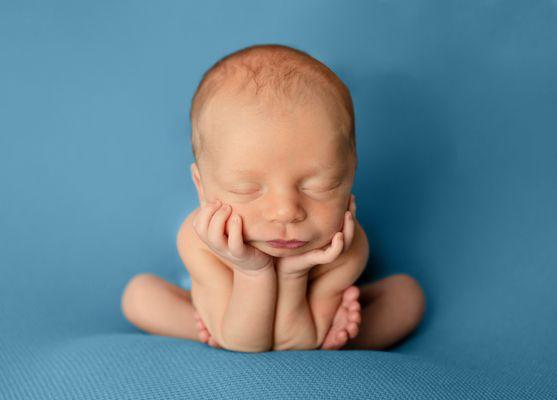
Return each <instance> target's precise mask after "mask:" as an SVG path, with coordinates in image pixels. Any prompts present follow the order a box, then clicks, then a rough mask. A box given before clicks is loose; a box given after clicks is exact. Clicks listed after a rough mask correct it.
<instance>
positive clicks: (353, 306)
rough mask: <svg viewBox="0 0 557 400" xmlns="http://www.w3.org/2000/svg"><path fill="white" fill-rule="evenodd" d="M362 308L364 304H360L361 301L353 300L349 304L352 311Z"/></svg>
mask: <svg viewBox="0 0 557 400" xmlns="http://www.w3.org/2000/svg"><path fill="white" fill-rule="evenodd" d="M361 308H362V306H361V305H360V302H359V301H353V302H352V303H350V305H349V306H348V309H349V310H350V311H360V309H361Z"/></svg>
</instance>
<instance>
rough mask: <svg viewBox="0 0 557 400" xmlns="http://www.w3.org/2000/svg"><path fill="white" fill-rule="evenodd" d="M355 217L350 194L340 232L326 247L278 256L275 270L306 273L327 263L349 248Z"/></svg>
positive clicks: (353, 198)
mask: <svg viewBox="0 0 557 400" xmlns="http://www.w3.org/2000/svg"><path fill="white" fill-rule="evenodd" d="M355 217H356V197H355V196H354V195H351V196H350V203H349V205H348V211H346V212H345V213H344V224H343V227H342V232H337V233H336V234H335V235H334V236H333V239H332V240H331V243H330V244H329V245H327V246H326V248H323V247H322V248H321V249H316V250H312V251H308V252H306V253H302V254H298V255H296V256H291V257H280V258H277V259H276V261H275V267H276V270H277V272H279V273H283V274H294V275H296V274H299V275H303V274H305V273H307V272H308V271H309V270H310V269H311V268H313V267H314V266H316V265H320V264H328V263H331V262H333V261H334V260H336V259H337V257H338V256H339V255H340V254H342V253H343V252H345V251H346V250H348V249H349V248H350V244H352V239H353V238H354V218H355Z"/></svg>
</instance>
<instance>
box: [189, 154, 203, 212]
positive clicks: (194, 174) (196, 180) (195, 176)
mask: <svg viewBox="0 0 557 400" xmlns="http://www.w3.org/2000/svg"><path fill="white" fill-rule="evenodd" d="M190 171H191V179H192V181H193V184H194V185H195V188H196V189H197V197H199V203H200V204H201V201H202V200H203V199H204V198H205V195H204V194H203V185H201V176H200V174H199V168H197V164H196V163H192V164H191V165H190Z"/></svg>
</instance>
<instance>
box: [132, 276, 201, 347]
mask: <svg viewBox="0 0 557 400" xmlns="http://www.w3.org/2000/svg"><path fill="white" fill-rule="evenodd" d="M121 308H122V312H123V313H124V315H125V317H126V319H127V320H128V321H129V322H131V323H132V324H133V325H135V326H137V327H138V328H139V329H141V330H143V331H145V332H148V333H151V334H154V335H161V336H170V337H177V338H182V339H190V340H195V341H199V337H198V334H197V328H196V321H195V319H194V317H193V315H194V312H195V308H194V306H193V304H192V302H191V295H190V292H189V291H186V290H184V289H182V288H180V287H179V286H176V285H173V284H171V283H169V282H167V281H165V280H164V279H161V278H159V277H158V276H156V275H153V274H147V273H144V274H139V275H136V276H134V277H133V278H132V279H131V280H130V281H129V282H128V284H127V285H126V288H125V289H124V293H123V295H122V301H121Z"/></svg>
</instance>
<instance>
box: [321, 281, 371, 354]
mask: <svg viewBox="0 0 557 400" xmlns="http://www.w3.org/2000/svg"><path fill="white" fill-rule="evenodd" d="M359 296H360V289H359V288H358V287H357V286H350V287H348V288H347V289H346V290H345V291H344V292H343V294H342V302H341V304H340V306H339V307H338V310H337V312H336V314H335V317H334V318H333V323H332V324H331V328H330V329H329V332H327V334H326V335H325V340H324V341H323V344H322V345H321V347H320V349H322V350H338V349H340V348H341V347H342V346H344V345H345V344H346V342H348V337H350V338H354V337H356V335H357V334H358V332H359V331H360V322H362V316H361V313H360V302H359V301H358V297H359Z"/></svg>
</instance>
